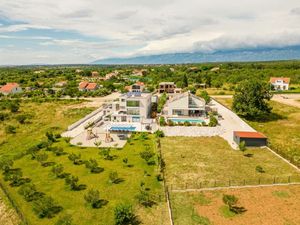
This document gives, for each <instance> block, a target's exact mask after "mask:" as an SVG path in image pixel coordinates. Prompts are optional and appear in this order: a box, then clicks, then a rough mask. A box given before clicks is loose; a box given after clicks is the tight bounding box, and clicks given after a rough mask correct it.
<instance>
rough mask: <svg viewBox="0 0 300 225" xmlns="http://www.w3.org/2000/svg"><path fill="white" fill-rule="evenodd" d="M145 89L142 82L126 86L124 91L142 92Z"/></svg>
mask: <svg viewBox="0 0 300 225" xmlns="http://www.w3.org/2000/svg"><path fill="white" fill-rule="evenodd" d="M144 89H145V84H144V83H143V82H136V83H135V84H133V85H131V86H126V87H125V90H127V91H128V92H143V91H144Z"/></svg>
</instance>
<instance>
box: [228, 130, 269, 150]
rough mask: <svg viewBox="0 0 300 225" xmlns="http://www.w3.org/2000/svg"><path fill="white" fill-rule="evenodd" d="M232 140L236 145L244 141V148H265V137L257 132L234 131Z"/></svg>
mask: <svg viewBox="0 0 300 225" xmlns="http://www.w3.org/2000/svg"><path fill="white" fill-rule="evenodd" d="M233 140H234V141H235V143H237V144H238V145H239V144H240V143H241V142H243V141H244V142H245V145H246V146H255V147H259V146H267V137H266V136H265V135H263V134H262V133H259V132H246V131H234V132H233Z"/></svg>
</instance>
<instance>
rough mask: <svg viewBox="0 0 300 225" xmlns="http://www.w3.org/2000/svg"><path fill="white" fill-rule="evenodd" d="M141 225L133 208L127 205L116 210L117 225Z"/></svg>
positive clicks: (122, 205) (119, 206)
mask: <svg viewBox="0 0 300 225" xmlns="http://www.w3.org/2000/svg"><path fill="white" fill-rule="evenodd" d="M129 224H139V222H138V218H137V216H136V215H135V214H134V212H133V209H132V206H131V205H127V204H121V205H118V206H117V207H116V208H115V225H129Z"/></svg>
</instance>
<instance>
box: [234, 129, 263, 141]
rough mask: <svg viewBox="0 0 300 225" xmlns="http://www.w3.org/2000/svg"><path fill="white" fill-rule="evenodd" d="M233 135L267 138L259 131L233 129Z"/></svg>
mask: <svg viewBox="0 0 300 225" xmlns="http://www.w3.org/2000/svg"><path fill="white" fill-rule="evenodd" d="M233 134H234V136H238V137H242V138H263V139H265V138H267V137H266V136H265V135H263V134H262V133H259V132H248V131H234V132H233Z"/></svg>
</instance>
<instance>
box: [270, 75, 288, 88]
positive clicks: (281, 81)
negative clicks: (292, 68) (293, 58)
mask: <svg viewBox="0 0 300 225" xmlns="http://www.w3.org/2000/svg"><path fill="white" fill-rule="evenodd" d="M270 83H271V85H272V86H273V87H274V89H275V90H281V91H286V90H289V85H290V78H288V77H271V78H270Z"/></svg>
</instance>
